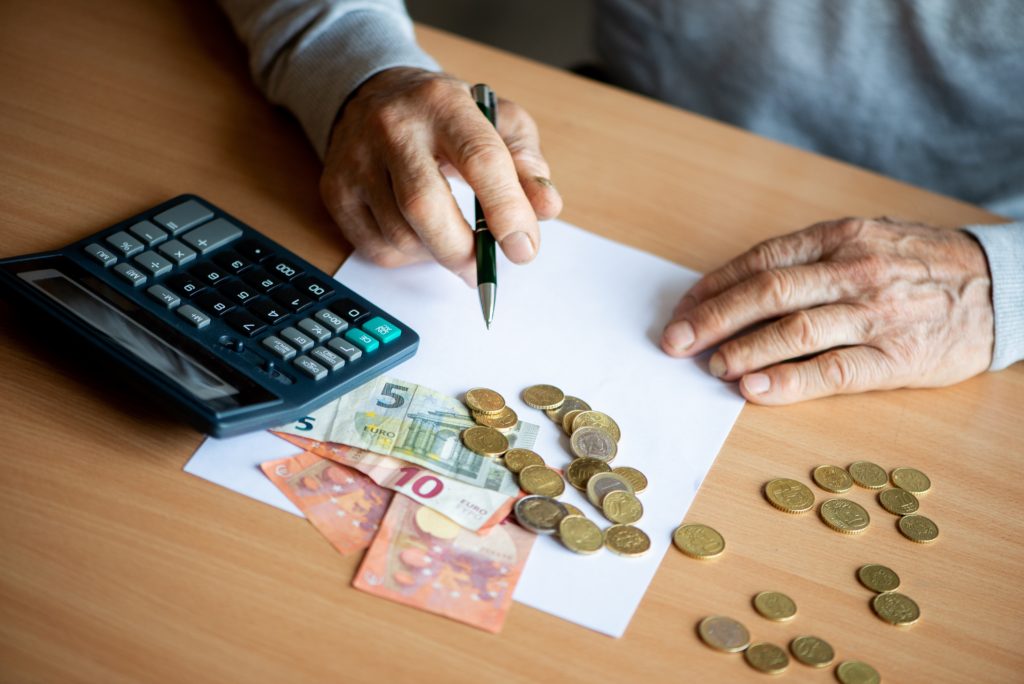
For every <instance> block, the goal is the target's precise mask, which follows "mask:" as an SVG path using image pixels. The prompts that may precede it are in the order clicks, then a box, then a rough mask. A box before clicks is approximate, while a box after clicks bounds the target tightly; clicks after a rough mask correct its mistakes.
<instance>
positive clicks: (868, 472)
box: [847, 461, 889, 489]
mask: <svg viewBox="0 0 1024 684" xmlns="http://www.w3.org/2000/svg"><path fill="white" fill-rule="evenodd" d="M847 470H848V471H849V472H850V477H852V478H853V481H854V482H856V483H857V484H859V485H860V486H861V487H867V488H868V489H881V488H882V487H884V486H885V485H887V484H888V483H889V476H888V475H887V474H886V473H885V471H884V470H882V467H881V466H879V465H876V464H874V463H872V462H871V461H854V462H853V463H851V464H850V467H849V468H847Z"/></svg>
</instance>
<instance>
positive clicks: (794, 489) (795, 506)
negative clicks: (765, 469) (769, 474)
mask: <svg viewBox="0 0 1024 684" xmlns="http://www.w3.org/2000/svg"><path fill="white" fill-rule="evenodd" d="M764 495H765V497H767V499H768V502H769V503H770V504H771V505H772V506H775V507H776V508H778V509H779V510H780V511H785V512H786V513H804V512H806V511H809V510H811V509H812V508H814V493H813V492H812V491H811V489H810V487H808V486H807V485H805V484H803V483H802V482H797V481H796V480H790V479H789V478H785V477H781V478H778V479H775V480H771V481H770V482H768V484H766V485H765V486H764Z"/></svg>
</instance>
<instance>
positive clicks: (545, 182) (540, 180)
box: [533, 176, 558, 192]
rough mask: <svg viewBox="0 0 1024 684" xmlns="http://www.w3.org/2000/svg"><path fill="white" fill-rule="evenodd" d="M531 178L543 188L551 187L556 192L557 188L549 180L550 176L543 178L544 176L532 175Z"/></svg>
mask: <svg viewBox="0 0 1024 684" xmlns="http://www.w3.org/2000/svg"><path fill="white" fill-rule="evenodd" d="M533 180H534V181H535V182H537V183H540V184H541V185H543V186H544V187H545V188H551V189H552V190H554V191H555V192H558V188H556V187H555V184H554V183H552V182H551V179H550V178H545V177H544V176H534V177H533Z"/></svg>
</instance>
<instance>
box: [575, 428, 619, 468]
mask: <svg viewBox="0 0 1024 684" xmlns="http://www.w3.org/2000/svg"><path fill="white" fill-rule="evenodd" d="M569 446H570V447H571V448H572V453H574V454H575V455H576V456H578V457H580V458H583V457H587V458H597V459H600V460H602V461H611V460H612V459H614V458H615V456H616V454H617V453H618V451H619V447H618V445H617V444H616V443H615V440H614V439H612V436H611V435H609V434H608V432H607V431H605V430H604V429H603V428H599V427H594V426H589V425H588V426H584V427H578V428H575V429H574V430H573V431H572V437H570V438H569Z"/></svg>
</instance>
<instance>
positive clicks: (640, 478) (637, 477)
mask: <svg viewBox="0 0 1024 684" xmlns="http://www.w3.org/2000/svg"><path fill="white" fill-rule="evenodd" d="M612 472H613V473H615V474H616V475H621V476H622V477H624V478H626V480H627V481H628V482H629V484H631V485H633V492H635V493H636V494H639V493H640V492H642V491H644V490H645V489H647V476H646V475H644V474H643V473H641V472H640V471H639V470H637V469H636V468H630V467H629V466H619V467H618V468H612Z"/></svg>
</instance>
